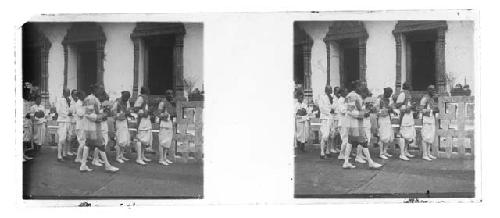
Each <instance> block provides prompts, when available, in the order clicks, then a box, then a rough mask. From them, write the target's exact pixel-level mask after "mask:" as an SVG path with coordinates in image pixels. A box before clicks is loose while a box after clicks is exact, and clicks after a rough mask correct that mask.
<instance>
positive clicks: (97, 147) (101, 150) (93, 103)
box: [80, 92, 119, 172]
mask: <svg viewBox="0 0 500 218" xmlns="http://www.w3.org/2000/svg"><path fill="white" fill-rule="evenodd" d="M94 93H96V92H94ZM97 93H99V92H97ZM98 96H101V95H99V94H98ZM84 104H85V107H86V115H85V117H86V118H87V121H88V123H87V128H86V130H85V135H86V137H87V138H86V146H88V147H89V148H90V150H94V151H95V154H94V161H93V164H94V165H96V166H102V164H96V163H98V162H97V159H102V161H103V162H104V169H105V170H106V171H110V172H116V171H118V170H119V169H118V168H116V167H114V166H112V165H111V164H110V163H109V161H108V158H107V156H106V152H105V138H104V136H103V134H102V133H103V131H102V126H101V124H102V122H106V119H107V117H108V116H109V113H107V112H105V111H103V110H101V109H100V103H99V101H98V99H97V98H86V99H85V103H84ZM100 112H102V113H100ZM99 155H100V158H99ZM85 156H86V155H84V157H85ZM84 162H86V160H82V164H84ZM82 167H83V170H82ZM80 170H81V171H90V169H88V167H86V165H85V166H80Z"/></svg>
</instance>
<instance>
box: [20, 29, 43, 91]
mask: <svg viewBox="0 0 500 218" xmlns="http://www.w3.org/2000/svg"><path fill="white" fill-rule="evenodd" d="M35 33H36V31H35V27H34V26H33V24H31V23H26V24H24V25H23V33H22V34H23V35H22V37H23V38H22V43H23V45H22V58H23V59H22V73H23V74H22V75H23V77H22V81H23V84H24V83H26V82H29V83H31V85H32V86H36V87H38V88H41V82H42V79H41V75H42V47H41V46H40V45H38V44H36V42H37V40H38V38H37V37H38V36H37V35H36V34H35ZM27 92H28V90H27V89H23V98H25V99H27V100H31V99H30V98H31V95H30V93H27Z"/></svg>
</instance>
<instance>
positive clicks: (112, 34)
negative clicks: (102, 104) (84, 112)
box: [100, 23, 136, 99]
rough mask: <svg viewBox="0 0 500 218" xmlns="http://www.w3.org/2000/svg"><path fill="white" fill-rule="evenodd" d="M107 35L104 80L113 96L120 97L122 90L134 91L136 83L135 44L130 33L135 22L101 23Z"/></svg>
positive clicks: (111, 96)
mask: <svg viewBox="0 0 500 218" xmlns="http://www.w3.org/2000/svg"><path fill="white" fill-rule="evenodd" d="M100 25H101V26H102V29H103V31H104V34H105V35H106V45H105V47H104V74H103V81H104V87H105V89H106V92H107V93H108V95H109V96H110V99H111V98H117V97H120V93H121V91H129V92H131V93H132V87H133V84H134V44H133V42H132V39H130V34H131V33H132V31H134V28H135V25H136V24H135V23H101V24H100Z"/></svg>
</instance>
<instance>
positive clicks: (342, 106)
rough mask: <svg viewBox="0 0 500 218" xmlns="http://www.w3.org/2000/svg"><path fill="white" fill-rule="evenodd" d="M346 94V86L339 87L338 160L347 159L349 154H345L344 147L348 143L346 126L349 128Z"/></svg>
mask: <svg viewBox="0 0 500 218" xmlns="http://www.w3.org/2000/svg"><path fill="white" fill-rule="evenodd" d="M346 96H347V89H346V88H341V89H340V92H339V98H338V101H337V103H338V105H337V111H336V112H338V115H339V133H340V140H341V145H340V154H339V156H338V159H339V160H343V159H345V158H347V159H349V155H347V156H346V147H347V144H348V143H349V140H348V128H349V121H348V120H347V118H346V112H347V105H346V99H345V98H346Z"/></svg>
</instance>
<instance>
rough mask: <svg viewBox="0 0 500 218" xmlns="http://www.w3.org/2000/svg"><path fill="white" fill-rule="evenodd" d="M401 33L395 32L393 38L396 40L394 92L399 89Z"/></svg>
mask: <svg viewBox="0 0 500 218" xmlns="http://www.w3.org/2000/svg"><path fill="white" fill-rule="evenodd" d="M402 38H403V35H402V34H401V33H395V34H394V39H395V40H396V84H395V85H396V87H395V88H396V90H395V92H399V91H401V53H402V49H401V41H402Z"/></svg>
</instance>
